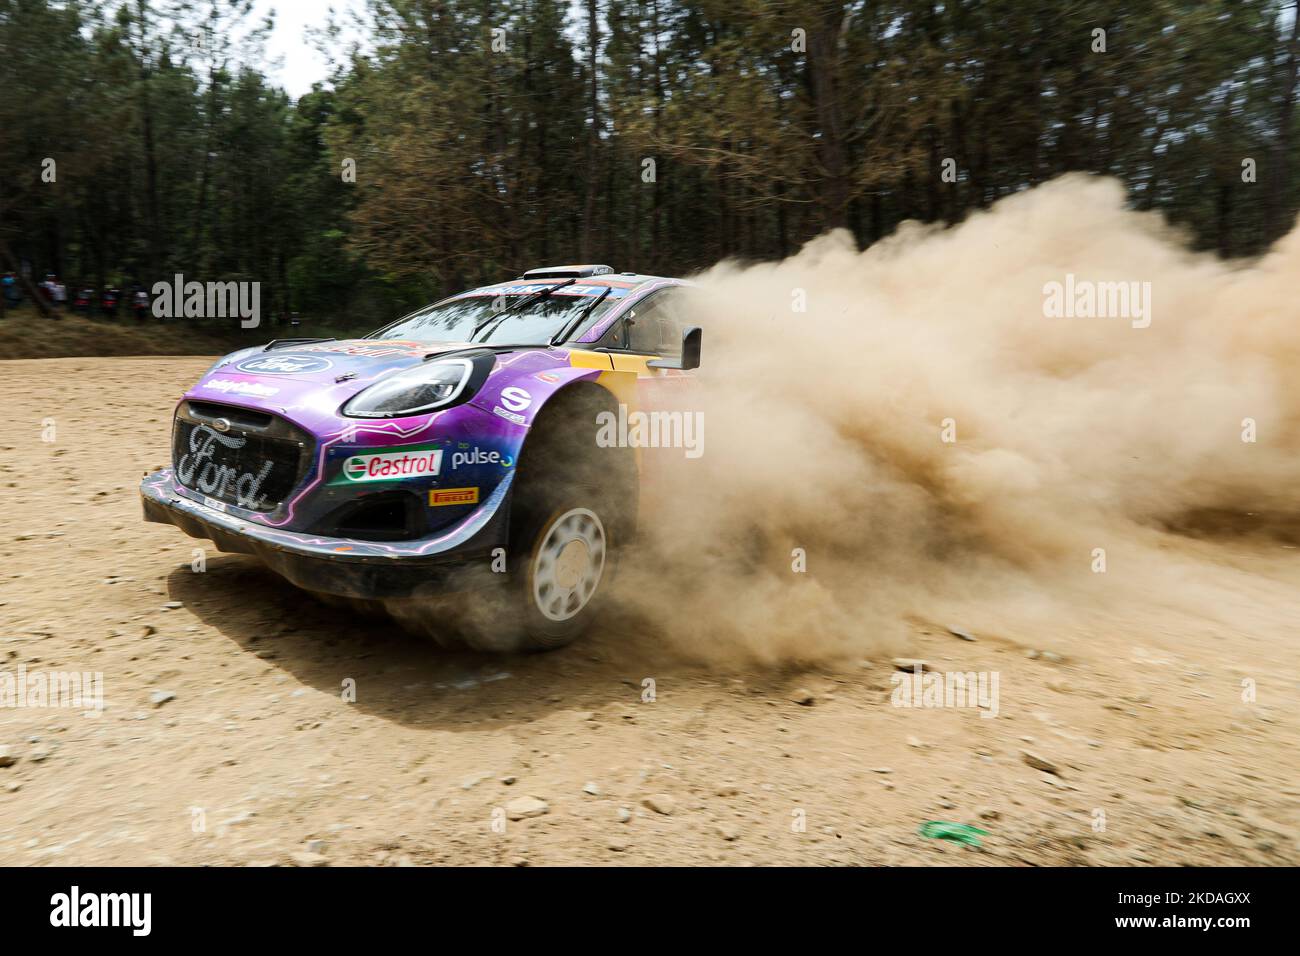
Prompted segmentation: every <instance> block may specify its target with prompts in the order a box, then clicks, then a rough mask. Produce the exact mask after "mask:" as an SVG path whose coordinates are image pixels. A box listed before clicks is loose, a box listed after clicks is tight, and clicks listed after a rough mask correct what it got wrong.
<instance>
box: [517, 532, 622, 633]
mask: <svg viewBox="0 0 1300 956" xmlns="http://www.w3.org/2000/svg"><path fill="white" fill-rule="evenodd" d="M605 552H606V540H605V526H604V525H603V524H602V523H601V520H600V518H599V517H598V516H597V515H596V513H595V512H593V511H590V510H588V509H587V508H572V509H570V510H569V511H566V512H565V513H564V514H562V515H560V516H559V517H557V518H556V519H555V520H554V521H552V522H551V524H550V526H549V527H548V528H547V529H546V532H545V534H544V535H543V536H542V543H541V545H540V546H539V547H538V549H537V555H536V557H534V559H533V569H532V570H533V574H532V578H533V602H534V603H535V604H536V606H537V609H538V610H539V611H540V612H541V613H542V614H543V615H544V616H545V617H546V618H548V619H549V620H552V621H557V622H560V621H568V620H570V619H572V618H573V617H575V616H576V615H577V614H578V612H580V611H581V610H582V609H583V608H584V607H586V606H587V605H588V604H589V603H591V599H592V597H594V596H595V594H596V589H597V587H599V585H600V579H601V577H602V575H603V574H604V571H605Z"/></svg>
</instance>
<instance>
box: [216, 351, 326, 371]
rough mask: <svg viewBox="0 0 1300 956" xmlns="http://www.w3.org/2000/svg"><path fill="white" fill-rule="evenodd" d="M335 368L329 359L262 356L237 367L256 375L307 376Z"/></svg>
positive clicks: (305, 356) (302, 356) (297, 356)
mask: <svg viewBox="0 0 1300 956" xmlns="http://www.w3.org/2000/svg"><path fill="white" fill-rule="evenodd" d="M333 367H334V363H333V362H331V361H330V360H329V359H327V358H317V357H316V356H314V355H262V356H259V357H258V358H252V359H245V360H244V361H242V362H240V363H239V364H238V365H236V366H235V368H237V369H239V371H241V372H252V373H253V374H255V375H306V374H310V373H312V372H323V371H325V370H326V369H327V368H333Z"/></svg>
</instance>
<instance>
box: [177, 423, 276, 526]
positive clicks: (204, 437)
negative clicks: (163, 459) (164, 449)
mask: <svg viewBox="0 0 1300 956" xmlns="http://www.w3.org/2000/svg"><path fill="white" fill-rule="evenodd" d="M226 427H229V425H227V426H226ZM247 442H248V439H247V438H241V437H238V436H235V435H221V434H219V433H217V432H215V431H213V430H212V429H211V428H209V427H208V426H207V425H199V426H197V427H196V428H195V429H194V431H192V432H190V442H189V445H190V450H189V454H187V455H184V456H182V457H181V460H180V461H178V462H177V463H176V477H177V478H179V479H180V482H181V484H183V485H185V486H187V487H189V488H196V489H198V490H199V491H201V492H203V493H204V494H205V495H216V496H217V497H221V496H225V497H227V498H228V497H230V494H231V491H232V490H233V492H234V493H235V495H236V499H235V503H236V504H237V505H238V506H239V507H241V508H248V509H250V510H252V509H256V508H259V507H261V505H262V502H263V501H265V500H266V495H259V494H258V491H259V490H260V489H261V487H262V482H264V481H266V476H267V475H269V474H270V473H271V467H272V464H273V463H272V462H269V461H268V462H266V463H265V464H264V465H262V470H261V471H259V472H258V473H257V474H253V472H251V471H245V472H241V471H239V470H238V469H236V468H232V467H231V466H229V465H221V464H218V463H217V462H215V461H213V460H212V456H213V455H214V454H215V453H216V450H217V446H218V445H219V444H220V445H224V446H225V447H226V448H230V449H236V448H243V447H244V445H245V444H246V443H247Z"/></svg>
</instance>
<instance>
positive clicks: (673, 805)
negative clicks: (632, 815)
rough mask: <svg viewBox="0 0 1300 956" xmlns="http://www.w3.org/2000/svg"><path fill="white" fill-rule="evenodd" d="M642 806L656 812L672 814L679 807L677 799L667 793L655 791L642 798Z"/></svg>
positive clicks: (665, 814) (666, 814)
mask: <svg viewBox="0 0 1300 956" xmlns="http://www.w3.org/2000/svg"><path fill="white" fill-rule="evenodd" d="M641 806H643V807H645V808H646V809H648V810H653V811H654V812H655V813H662V814H663V815H664V816H670V815H671V814H672V812H673V811H674V810H676V809H677V801H676V800H674V799H673V798H672V797H670V796H669V795H668V794H666V793H655V794H651V795H650V796H648V797H645V798H644V799H642V801H641Z"/></svg>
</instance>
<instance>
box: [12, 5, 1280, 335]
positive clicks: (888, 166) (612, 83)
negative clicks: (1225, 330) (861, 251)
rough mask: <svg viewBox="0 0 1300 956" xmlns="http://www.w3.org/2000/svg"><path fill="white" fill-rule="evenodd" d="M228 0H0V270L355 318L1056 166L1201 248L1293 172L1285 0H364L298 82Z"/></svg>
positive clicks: (1267, 201) (1249, 247) (863, 215)
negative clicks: (346, 35) (165, 284)
mask: <svg viewBox="0 0 1300 956" xmlns="http://www.w3.org/2000/svg"><path fill="white" fill-rule="evenodd" d="M298 2H302V0H298ZM249 7H250V3H249V0H152V2H151V0H107V2H97V0H0V271H6V270H18V269H20V267H21V266H22V265H23V264H26V265H27V266H28V267H29V269H30V271H31V272H32V273H33V274H35V275H37V276H39V275H42V274H44V273H45V272H54V273H57V274H58V275H60V276H62V277H63V278H64V280H65V282H66V283H67V284H68V285H69V286H70V287H72V286H74V285H79V284H86V285H90V286H95V287H102V286H105V285H108V284H120V285H125V284H127V283H129V282H132V281H139V282H141V283H143V284H144V285H145V286H150V285H152V283H153V282H154V281H156V280H158V279H163V278H170V276H171V275H172V274H173V273H177V272H180V273H183V274H185V276H186V277H187V278H193V279H198V280H200V281H214V280H221V281H224V280H230V279H235V280H257V281H260V282H261V283H262V302H263V309H264V310H268V309H269V310H274V311H275V312H277V313H278V312H282V311H286V310H289V309H292V310H295V311H300V312H301V313H303V314H304V315H307V316H321V317H331V318H334V319H337V320H340V321H345V322H348V323H355V324H356V326H357V327H365V326H373V325H375V324H377V323H378V322H379V321H380V320H382V319H386V318H391V317H392V316H394V315H396V314H398V313H400V311H402V310H403V309H404V308H406V307H408V306H413V305H415V304H418V303H420V302H424V301H428V300H430V299H432V298H434V297H436V296H437V295H439V294H442V293H444V292H447V291H449V290H455V289H458V288H461V287H465V286H468V285H472V284H475V283H479V282H485V281H494V280H498V279H501V278H505V277H509V276H511V275H517V274H518V273H519V272H520V271H521V270H523V269H525V268H529V267H533V266H536V265H538V264H544V263H551V262H557V261H558V262H563V261H595V262H607V263H610V264H612V265H614V266H615V267H616V268H618V269H620V270H622V269H632V270H637V271H641V272H651V273H662V274H684V273H687V272H689V271H691V270H693V269H696V268H699V267H702V266H706V265H709V264H711V263H713V262H715V261H717V260H718V259H720V258H723V257H728V256H731V257H739V258H742V259H760V258H773V257H780V256H785V255H788V254H790V253H792V252H794V251H795V250H796V249H797V248H798V247H799V245H800V244H801V243H803V242H804V241H806V240H807V239H809V238H810V237H812V236H814V235H817V234H818V233H820V232H822V231H824V230H826V229H827V228H830V227H835V226H843V227H847V228H848V229H850V230H852V232H853V233H854V234H855V235H856V236H857V238H858V240H859V242H860V243H862V244H864V245H865V244H868V243H870V242H872V241H874V240H875V239H878V238H880V237H881V236H883V235H886V234H887V233H889V232H890V231H892V230H893V229H894V228H895V227H896V226H897V225H898V223H899V222H900V221H902V220H904V219H919V220H923V221H936V220H942V221H957V220H960V219H961V218H962V217H963V216H965V215H966V214H968V213H969V211H971V210H972V209H978V208H980V207H983V206H987V205H988V204H989V203H991V202H993V201H995V200H996V199H997V198H999V197H1000V196H1004V195H1006V194H1008V193H1010V192H1014V191H1016V190H1020V189H1024V188H1027V187H1029V186H1032V185H1033V184H1035V183H1039V182H1042V181H1044V180H1046V179H1049V178H1051V177H1053V176H1056V175H1059V174H1060V173H1062V172H1065V171H1070V170H1085V171H1093V172H1098V173H1107V174H1111V175H1114V176H1117V177H1119V178H1120V179H1121V180H1122V181H1123V182H1124V183H1125V184H1126V185H1127V187H1128V189H1129V191H1130V195H1131V198H1132V201H1133V202H1134V204H1135V205H1137V206H1138V207H1141V208H1157V209H1160V210H1163V211H1165V212H1166V214H1167V215H1168V216H1170V218H1171V219H1173V220H1174V221H1176V222H1178V223H1180V224H1184V225H1185V226H1186V227H1187V228H1188V229H1189V230H1190V232H1191V234H1192V235H1193V236H1194V237H1195V240H1196V242H1197V243H1198V244H1199V245H1200V246H1201V247H1203V248H1206V249H1215V250H1218V251H1219V252H1221V253H1222V254H1225V255H1250V254H1254V253H1258V252H1260V251H1261V250H1262V249H1264V248H1265V247H1266V246H1267V245H1268V244H1269V243H1270V242H1272V241H1273V240H1274V239H1276V238H1277V237H1278V236H1279V235H1281V234H1283V233H1284V232H1285V231H1287V230H1288V229H1289V228H1290V225H1291V223H1292V220H1293V217H1294V214H1295V211H1296V209H1297V205H1298V204H1300V202H1298V200H1300V173H1297V170H1296V165H1297V164H1296V160H1295V158H1294V156H1293V148H1292V143H1293V139H1294V137H1295V111H1296V109H1295V108H1296V94H1297V83H1298V80H1300V63H1298V60H1297V53H1298V52H1300V44H1298V43H1297V31H1296V22H1297V21H1296V16H1295V0H1144V2H1142V3H1131V2H1128V0H1094V2H1089V3H1081V2H1078V0H985V2H980V0H879V2H877V0H693V2H691V0H504V2H488V0H368V4H367V11H366V17H367V20H368V23H369V26H368V28H367V29H368V36H367V37H366V39H365V42H363V43H361V44H360V45H359V46H357V45H354V47H353V48H347V49H345V48H343V47H342V45H339V46H338V47H337V56H336V61H335V67H334V72H333V75H332V78H331V81H330V82H329V83H326V84H319V85H317V87H316V88H315V89H313V91H312V92H310V93H308V94H307V95H305V96H303V97H301V98H300V99H298V100H297V101H294V100H293V99H292V98H291V97H289V96H288V95H287V94H286V93H284V92H283V91H282V90H281V89H279V88H277V87H276V86H275V85H274V84H273V83H271V82H270V81H269V80H268V79H267V77H266V75H265V69H264V64H263V63H262V60H261V54H260V52H259V50H260V41H261V38H262V37H263V35H264V34H265V30H266V27H265V25H262V24H258V23H256V22H254V18H253V14H252V12H251V10H250V9H249ZM321 7H322V21H323V20H324V8H325V3H324V2H322V3H321ZM304 42H305V41H304ZM48 160H53V161H54V166H53V169H54V170H55V175H54V176H53V179H52V181H51V176H50V175H49V172H48V171H49V169H50V165H49V163H48V162H47V161H48ZM945 172H946V173H947V175H945Z"/></svg>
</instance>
